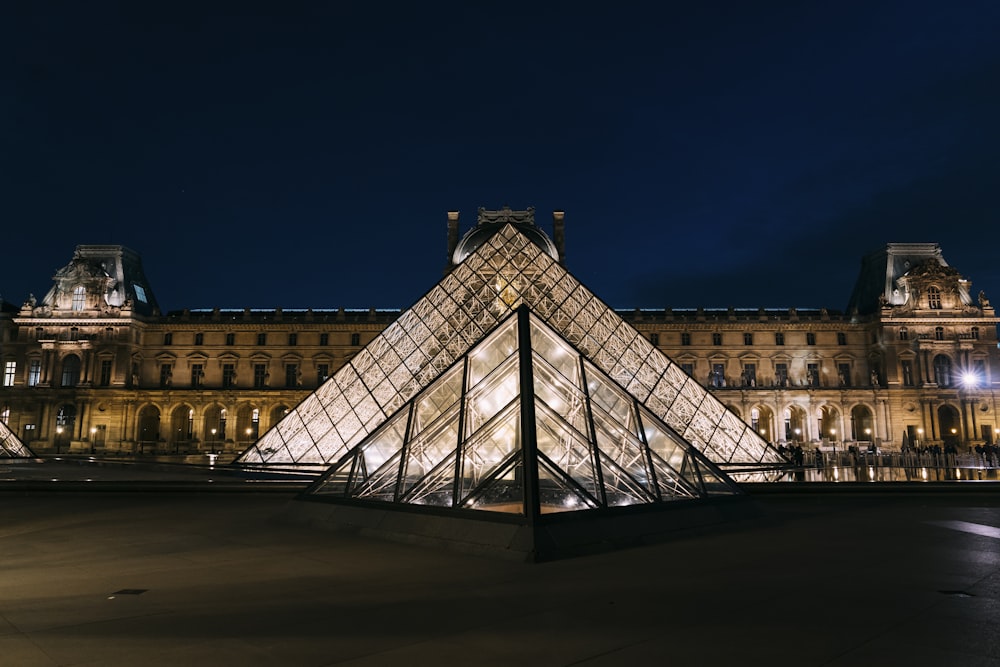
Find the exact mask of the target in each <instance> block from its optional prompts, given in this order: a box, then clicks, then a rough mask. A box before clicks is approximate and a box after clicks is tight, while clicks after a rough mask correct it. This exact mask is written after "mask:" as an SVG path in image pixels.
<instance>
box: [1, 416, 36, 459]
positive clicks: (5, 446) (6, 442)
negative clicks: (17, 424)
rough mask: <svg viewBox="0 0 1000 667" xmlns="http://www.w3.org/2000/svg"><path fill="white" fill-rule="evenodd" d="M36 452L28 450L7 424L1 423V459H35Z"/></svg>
mask: <svg viewBox="0 0 1000 667" xmlns="http://www.w3.org/2000/svg"><path fill="white" fill-rule="evenodd" d="M34 456H35V454H34V452H32V451H31V450H30V449H28V448H27V447H26V446H25V444H24V443H23V442H21V439H20V438H18V437H17V436H16V435H14V432H13V431H11V430H10V429H9V428H7V424H5V423H3V422H2V421H0V459H20V458H33V457H34Z"/></svg>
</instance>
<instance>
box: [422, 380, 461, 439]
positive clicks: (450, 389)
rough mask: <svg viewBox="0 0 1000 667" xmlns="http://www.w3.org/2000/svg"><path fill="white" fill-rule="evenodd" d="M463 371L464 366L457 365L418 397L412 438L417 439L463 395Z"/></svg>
mask: <svg viewBox="0 0 1000 667" xmlns="http://www.w3.org/2000/svg"><path fill="white" fill-rule="evenodd" d="M462 370H463V364H461V363H459V364H456V365H455V366H453V367H452V369H451V370H450V371H448V372H447V373H445V374H444V375H443V376H442V377H441V378H440V379H439V380H437V381H436V382H435V383H434V384H432V385H431V386H430V387H428V388H427V389H425V390H424V391H423V393H421V394H420V395H419V396H417V398H416V400H415V403H414V404H415V410H414V416H413V426H412V432H411V434H410V437H415V436H416V435H417V434H419V433H420V431H422V430H423V429H424V428H425V427H427V426H428V425H430V424H431V423H433V422H434V420H435V419H437V418H438V417H440V416H441V414H443V413H444V411H445V410H447V409H448V408H451V407H452V406H453V405H455V403H456V402H457V401H458V399H459V398H460V397H461V395H462Z"/></svg>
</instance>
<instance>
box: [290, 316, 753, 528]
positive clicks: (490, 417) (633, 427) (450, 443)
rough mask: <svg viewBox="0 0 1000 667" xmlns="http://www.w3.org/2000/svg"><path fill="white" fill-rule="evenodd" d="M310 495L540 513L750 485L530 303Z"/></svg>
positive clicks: (679, 497)
mask: <svg viewBox="0 0 1000 667" xmlns="http://www.w3.org/2000/svg"><path fill="white" fill-rule="evenodd" d="M309 493H310V494H312V495H314V496H325V497H328V498H331V497H332V498H351V499H356V500H370V501H371V500H374V501H383V502H392V503H401V504H410V505H429V506H436V507H451V508H461V509H472V510H485V511H492V512H502V513H507V514H517V515H521V516H537V515H541V514H553V513H558V512H567V511H574V510H585V509H596V508H607V507H617V506H623V505H643V504H653V503H661V502H668V501H674V500H690V499H698V498H706V497H709V496H716V495H733V494H736V493H738V490H737V488H736V487H735V486H734V485H733V483H732V482H731V481H730V480H729V479H728V478H727V477H726V476H725V475H724V474H723V473H722V472H720V471H719V470H718V469H717V468H716V467H715V466H714V465H713V464H712V463H711V462H710V461H708V460H707V459H706V458H705V457H704V456H703V455H702V454H701V453H700V452H698V451H697V450H696V449H695V448H693V447H691V446H690V445H689V444H687V443H685V442H684V441H683V440H682V439H681V438H680V437H678V436H677V435H676V433H675V432H674V431H673V430H672V429H671V428H670V427H669V426H667V425H666V424H664V423H663V422H662V421H661V420H660V419H658V418H657V417H655V416H654V415H653V414H652V413H651V412H650V411H649V410H648V409H647V408H645V407H644V406H642V405H641V404H640V403H639V402H638V400H636V399H635V398H634V397H631V396H629V395H628V393H627V392H626V391H625V390H624V389H622V388H621V387H620V386H619V385H618V384H617V383H615V381H614V380H612V379H611V378H610V377H609V376H608V375H607V374H606V373H605V372H603V371H601V370H600V369H599V368H597V366H595V365H594V364H593V363H592V362H590V361H589V360H587V359H586V358H585V357H584V356H583V355H582V354H580V353H579V352H578V351H577V350H576V349H574V347H573V346H572V345H570V344H569V343H568V342H566V341H565V340H564V339H563V338H562V337H560V336H559V335H558V334H557V333H556V332H554V331H553V330H552V329H551V328H550V327H548V326H547V325H546V324H545V323H544V322H542V321H541V320H540V319H539V318H538V317H536V316H535V315H534V314H532V313H531V311H530V310H529V309H528V307H527V306H521V307H520V308H519V309H518V310H517V313H516V315H512V316H510V317H509V318H508V319H507V320H506V321H505V322H503V323H501V324H500V325H499V326H498V327H496V328H495V330H494V331H493V332H492V333H491V334H490V335H489V336H487V337H486V338H485V339H484V340H482V341H481V342H479V343H478V344H476V345H474V346H473V347H472V348H471V349H470V350H468V352H467V353H466V354H465V355H463V356H462V357H461V358H459V359H458V360H457V361H456V362H455V363H453V364H452V366H451V367H450V368H448V369H447V370H446V371H445V372H444V373H443V374H442V375H441V376H440V377H439V378H438V379H436V380H435V381H434V382H432V383H431V384H430V385H429V386H428V387H426V388H425V389H423V390H422V391H421V392H419V393H418V394H417V395H416V396H414V397H413V398H412V399H410V400H409V401H408V402H407V403H406V404H405V405H403V406H402V407H401V408H400V409H399V410H398V411H397V412H396V413H395V414H394V415H393V416H392V417H391V418H390V419H389V420H388V421H386V422H385V423H384V424H383V425H382V426H381V427H380V428H378V429H377V430H375V431H374V432H373V433H372V434H371V435H370V436H368V437H367V438H365V439H364V440H363V441H362V442H361V443H360V444H359V445H357V446H356V447H354V448H353V449H352V450H351V451H350V452H348V454H347V455H345V456H343V457H342V458H341V459H340V461H338V462H337V464H336V465H334V466H333V467H332V468H330V470H329V471H328V472H327V473H326V474H325V475H324V476H323V477H321V478H320V479H319V480H318V481H317V482H316V483H315V484H314V485H313V487H312V488H311V489H310V491H309Z"/></svg>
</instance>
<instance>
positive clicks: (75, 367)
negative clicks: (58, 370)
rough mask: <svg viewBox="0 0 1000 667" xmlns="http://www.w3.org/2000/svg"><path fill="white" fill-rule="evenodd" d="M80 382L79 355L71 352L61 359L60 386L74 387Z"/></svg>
mask: <svg viewBox="0 0 1000 667" xmlns="http://www.w3.org/2000/svg"><path fill="white" fill-rule="evenodd" d="M78 384H80V357H78V356H76V355H75V354H71V355H69V356H68V357H66V358H65V359H63V367H62V386H63V387H75V386H76V385H78Z"/></svg>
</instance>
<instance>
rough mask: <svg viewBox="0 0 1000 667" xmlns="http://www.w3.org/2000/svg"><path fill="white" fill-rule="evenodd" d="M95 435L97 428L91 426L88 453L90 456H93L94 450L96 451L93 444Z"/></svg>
mask: <svg viewBox="0 0 1000 667" xmlns="http://www.w3.org/2000/svg"><path fill="white" fill-rule="evenodd" d="M96 435H97V428H96V427H94V426H91V427H90V454H91V456H93V455H94V452H95V451H96V448H95V446H94V436H96Z"/></svg>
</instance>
